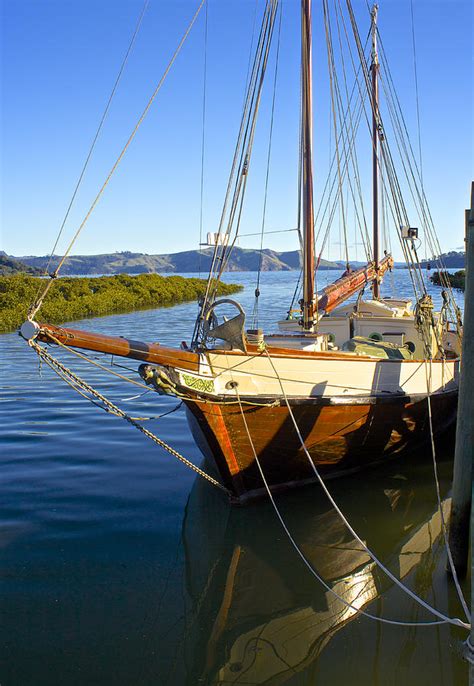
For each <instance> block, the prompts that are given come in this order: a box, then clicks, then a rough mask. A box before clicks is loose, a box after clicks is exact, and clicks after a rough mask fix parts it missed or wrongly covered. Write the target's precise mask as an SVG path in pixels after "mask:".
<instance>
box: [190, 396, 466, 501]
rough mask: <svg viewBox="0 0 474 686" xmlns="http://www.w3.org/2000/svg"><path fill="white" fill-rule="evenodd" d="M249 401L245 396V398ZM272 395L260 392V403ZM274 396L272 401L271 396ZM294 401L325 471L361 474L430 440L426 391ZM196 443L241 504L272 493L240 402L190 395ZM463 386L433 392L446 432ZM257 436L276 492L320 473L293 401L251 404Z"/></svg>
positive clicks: (437, 420) (437, 421)
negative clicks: (198, 398)
mask: <svg viewBox="0 0 474 686" xmlns="http://www.w3.org/2000/svg"><path fill="white" fill-rule="evenodd" d="M242 400H243V401H245V399H244V398H243V399H242ZM264 400H265V399H263V398H259V403H263V402H264ZM269 401H270V399H269ZM289 402H290V406H291V408H292V412H293V415H294V418H295V420H296V422H297V425H298V427H299V429H300V432H301V435H302V436H303V438H304V441H305V444H306V447H307V448H308V450H309V453H310V455H311V458H312V460H313V461H314V464H315V465H316V466H317V468H318V470H319V472H320V474H321V475H323V476H325V477H330V476H339V475H343V474H347V473H350V472H354V471H357V470H360V469H363V468H365V467H368V466H369V465H372V464H375V463H377V462H381V461H384V460H386V459H388V458H389V457H390V456H393V455H395V454H398V453H401V452H402V451H408V449H410V450H413V449H415V448H417V447H418V448H419V447H420V446H422V445H423V444H424V443H426V445H427V444H428V443H427V442H428V440H429V437H430V433H429V421H428V402H427V398H426V395H420V396H407V395H404V394H400V395H399V396H397V397H390V398H383V397H382V398H376V397H372V398H370V397H367V398H360V397H358V398H354V399H349V398H344V401H342V399H340V398H334V399H331V398H321V397H319V398H301V399H298V398H291V399H290V400H289ZM185 404H186V409H187V417H188V422H189V425H190V428H191V431H192V434H193V436H194V439H195V441H196V443H197V444H198V446H199V448H200V450H201V451H202V452H203V454H204V455H205V456H206V457H207V458H211V459H212V460H213V461H214V462H215V464H216V466H217V468H218V470H219V473H220V476H221V478H222V480H223V481H224V483H225V484H226V486H227V487H228V488H230V489H231V490H232V492H233V494H234V495H235V496H236V497H237V499H238V500H239V501H241V502H244V501H246V500H248V499H251V498H253V497H258V496H260V495H263V494H264V493H265V490H264V484H263V482H262V479H261V477H260V473H259V470H258V466H257V464H256V461H255V457H254V453H253V448H252V445H251V444H250V441H249V438H248V434H247V431H246V428H245V424H244V421H243V418H242V413H241V410H240V407H239V405H238V404H237V405H236V404H230V403H225V402H224V403H214V402H212V401H210V402H207V403H196V402H193V401H192V400H185ZM456 408H457V391H456V390H452V391H445V392H439V393H436V394H433V395H432V396H431V411H432V418H433V427H434V430H435V434H436V436H439V435H441V434H443V433H444V432H445V431H446V430H447V429H448V428H449V427H450V426H451V425H452V424H453V423H454V422H455V420H456ZM243 412H244V414H245V419H246V422H247V425H248V429H249V431H250V435H251V437H252V442H253V445H254V447H255V450H256V453H257V455H258V459H259V462H260V464H261V466H262V469H263V472H264V475H265V478H266V480H267V482H268V483H269V484H270V485H271V487H272V490H285V489H287V488H291V487H293V486H299V485H302V483H304V482H308V483H310V482H313V481H314V480H315V478H316V476H315V473H314V470H313V468H312V465H311V464H310V462H309V460H308V458H307V455H306V453H305V451H304V450H303V448H302V446H301V442H300V440H299V438H298V435H297V433H296V430H295V427H294V423H293V421H292V418H291V416H290V413H289V410H288V407H287V405H286V403H285V402H284V401H280V404H279V406H274V405H273V406H269V405H262V404H259V405H257V404H252V403H251V402H250V401H249V404H244V405H243Z"/></svg>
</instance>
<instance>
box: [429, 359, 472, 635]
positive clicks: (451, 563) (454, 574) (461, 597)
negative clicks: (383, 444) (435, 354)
mask: <svg viewBox="0 0 474 686" xmlns="http://www.w3.org/2000/svg"><path fill="white" fill-rule="evenodd" d="M428 361H429V363H430V364H429V367H428ZM431 363H432V359H431V357H430V358H429V360H425V373H426V400H427V404H428V423H429V427H430V439H431V456H432V458H433V474H434V481H435V487H436V498H437V501H438V510H439V514H440V517H441V529H442V532H443V538H444V543H445V546H446V554H447V557H448V563H449V569H450V571H451V575H452V577H453V581H454V586H455V587H456V592H457V594H458V598H459V601H460V603H461V605H462V608H463V610H464V614H465V615H466V618H467V621H468V622H469V621H470V618H471V615H470V612H469V608H468V606H467V603H466V599H465V598H464V594H463V592H462V588H461V585H460V583H459V579H458V575H457V572H456V567H455V565H454V560H453V556H452V553H451V548H450V546H449V540H448V527H447V526H446V521H445V519H444V513H443V508H442V506H441V492H440V486H439V478H438V465H437V463H436V447H435V441H434V431H433V416H432V413H431V380H432V364H431ZM428 369H429V372H428Z"/></svg>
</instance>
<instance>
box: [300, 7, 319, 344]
mask: <svg viewBox="0 0 474 686" xmlns="http://www.w3.org/2000/svg"><path fill="white" fill-rule="evenodd" d="M301 71H302V94H301V97H302V108H301V110H302V118H301V126H302V146H303V155H302V165H303V169H302V171H303V173H302V189H301V193H302V196H303V197H302V200H303V328H304V329H305V330H306V331H308V330H311V329H312V328H313V324H314V315H315V311H316V304H315V299H314V291H315V288H314V285H315V284H314V265H315V262H314V207H313V150H312V148H313V98H312V74H311V72H312V56H311V0H301Z"/></svg>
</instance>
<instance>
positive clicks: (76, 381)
mask: <svg viewBox="0 0 474 686" xmlns="http://www.w3.org/2000/svg"><path fill="white" fill-rule="evenodd" d="M28 344H29V346H30V347H31V348H33V350H34V351H35V352H36V353H37V355H38V356H39V358H40V360H42V361H44V362H46V364H47V365H48V366H49V367H50V368H51V369H52V370H53V371H54V372H55V373H56V374H58V376H60V377H62V378H63V379H64V378H65V379H66V380H67V379H69V380H70V381H71V382H72V384H71V385H72V387H73V388H75V390H77V391H78V392H79V393H80V394H81V395H83V396H84V397H87V396H85V395H84V393H83V392H82V391H85V393H87V394H89V396H93V397H94V398H96V399H97V400H98V401H99V402H100V403H101V404H102V405H101V406H102V409H104V410H105V411H106V412H111V413H112V414H114V415H116V416H118V417H121V418H122V419H125V421H127V422H128V423H129V424H131V425H132V426H134V427H135V428H136V429H138V430H139V431H141V432H142V433H143V434H144V435H145V436H146V437H147V438H149V439H150V440H152V441H153V442H154V443H156V445H158V446H160V448H163V450H166V451H167V452H168V453H170V455H173V457H176V458H177V459H178V460H179V461H180V462H182V463H183V464H185V465H186V467H189V468H190V469H192V470H193V471H194V472H196V474H198V475H199V476H201V477H202V478H203V479H205V480H206V481H208V482H209V483H210V484H212V485H213V486H216V487H217V488H219V489H220V490H221V491H224V493H225V494H226V495H227V496H229V497H230V495H231V493H230V491H229V489H227V488H226V487H225V486H224V485H223V484H221V483H219V481H217V480H216V479H214V478H213V477H212V476H210V475H209V474H207V473H206V472H205V471H203V470H202V469H200V468H199V467H197V466H196V465H195V464H193V463H192V462H191V461H190V460H188V459H187V458H185V457H184V455H181V453H179V452H178V451H177V450H175V449H174V448H172V447H171V446H170V445H168V444H167V443H165V441H163V440H162V439H161V438H158V436H156V435H155V434H154V433H152V432H151V431H149V430H148V429H146V428H145V427H144V426H142V425H141V424H139V422H137V421H136V420H135V419H134V418H133V417H130V415H128V414H127V413H126V412H124V411H123V410H122V409H120V408H119V407H117V405H115V404H114V403H113V402H112V401H111V400H109V399H108V398H106V397H105V396H104V395H102V394H101V393H99V391H97V390H96V389H95V388H92V386H89V384H88V383H86V382H85V381H84V380H83V379H81V378H80V377H79V376H78V375H77V374H75V373H74V372H73V371H71V370H70V369H69V368H68V367H66V366H65V365H64V364H62V363H61V362H60V361H59V360H57V359H56V358H55V357H53V356H52V355H50V354H49V353H48V352H47V351H46V350H45V349H44V348H43V347H42V346H41V345H38V343H36V341H35V340H34V339H31V340H30V341H28ZM76 387H77V388H76ZM79 389H82V391H80V390H79ZM87 399H88V400H90V401H91V402H93V403H94V404H96V403H95V402H94V401H93V400H92V398H89V397H87Z"/></svg>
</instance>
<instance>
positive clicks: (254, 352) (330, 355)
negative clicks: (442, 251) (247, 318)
mask: <svg viewBox="0 0 474 686" xmlns="http://www.w3.org/2000/svg"><path fill="white" fill-rule="evenodd" d="M267 350H268V352H269V354H270V355H271V356H272V357H292V358H295V359H300V358H308V357H309V358H312V359H314V360H345V361H348V360H350V361H357V362H390V363H395V364H400V363H410V364H412V363H413V362H416V363H418V364H422V363H424V362H425V361H426V360H424V359H416V360H415V359H413V360H411V359H410V360H406V359H403V360H388V359H383V358H380V357H370V356H369V355H351V354H350V353H344V354H343V355H341V354H338V353H337V351H336V352H334V351H332V350H327V351H325V350H322V351H319V352H315V351H312V350H298V351H296V350H294V349H292V348H275V347H273V346H267ZM206 352H207V353H210V354H212V355H236V356H239V355H240V356H243V357H252V356H253V357H261V356H262V355H266V352H265V351H262V350H259V348H258V346H257V345H255V344H253V343H250V344H247V353H245V352H243V351H242V350H219V349H215V350H207V351H206ZM456 359H460V358H459V357H456V358H454V359H453V358H450V359H449V361H450V362H454V361H456ZM432 362H433V364H440V363H443V362H446V360H442V359H439V360H438V359H435V360H432Z"/></svg>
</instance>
